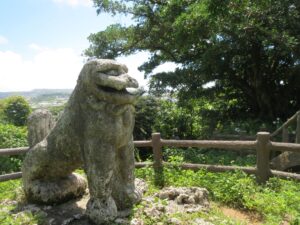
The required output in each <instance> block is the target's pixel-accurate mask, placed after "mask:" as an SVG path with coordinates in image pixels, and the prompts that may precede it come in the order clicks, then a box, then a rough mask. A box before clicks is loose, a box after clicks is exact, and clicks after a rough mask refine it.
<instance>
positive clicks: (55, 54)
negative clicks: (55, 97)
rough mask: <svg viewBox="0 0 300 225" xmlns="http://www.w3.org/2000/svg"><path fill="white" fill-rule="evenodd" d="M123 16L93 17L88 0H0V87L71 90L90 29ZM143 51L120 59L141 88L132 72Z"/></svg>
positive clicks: (126, 21) (124, 21)
mask: <svg viewBox="0 0 300 225" xmlns="http://www.w3.org/2000/svg"><path fill="white" fill-rule="evenodd" d="M113 23H121V24H130V23H131V21H130V19H129V18H126V17H122V16H116V17H111V16H110V15H107V14H102V15H98V16H97V14H96V9H95V8H94V7H93V6H92V2H91V1H90V0H1V1H0V91H21V90H23V91H24V90H31V89H34V88H73V87H74V86H75V84H76V80H77V77H78V74H79V72H80V69H81V68H82V66H83V62H84V58H83V57H82V55H81V54H82V52H83V50H84V49H86V48H87V47H88V46H89V42H88V40H87V37H88V36H89V34H90V33H95V32H98V31H100V30H104V29H105V28H106V26H108V25H110V24H113ZM147 57H148V54H147V53H139V54H138V55H135V56H130V57H126V58H125V57H121V58H119V59H118V60H119V61H121V62H122V63H125V64H126V65H127V66H128V67H129V73H130V74H131V75H133V76H134V77H135V78H137V79H138V81H139V83H140V84H141V85H142V86H144V85H145V84H146V81H145V80H144V79H143V74H142V73H140V72H139V71H138V70H137V67H138V66H139V65H140V64H142V62H143V61H145V60H146V59H147Z"/></svg>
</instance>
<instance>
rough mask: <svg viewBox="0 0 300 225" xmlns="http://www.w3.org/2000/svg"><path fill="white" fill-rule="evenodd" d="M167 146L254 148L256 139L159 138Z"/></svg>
mask: <svg viewBox="0 0 300 225" xmlns="http://www.w3.org/2000/svg"><path fill="white" fill-rule="evenodd" d="M161 143H162V145H163V146H168V147H198V148H219V149H230V150H241V149H255V147H256V141H211V140H203V141H202V140H201V141H198V140H164V139H162V140H161Z"/></svg>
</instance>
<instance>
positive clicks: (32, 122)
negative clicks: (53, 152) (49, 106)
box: [27, 109, 55, 147]
mask: <svg viewBox="0 0 300 225" xmlns="http://www.w3.org/2000/svg"><path fill="white" fill-rule="evenodd" d="M54 125H55V121H54V118H53V116H52V114H51V112H50V111H48V110H46V109H38V110H35V111H34V112H33V113H32V114H31V115H30V116H29V118H28V122H27V126H28V144H29V147H33V146H34V145H36V144H37V143H39V142H40V141H42V140H43V139H44V138H45V137H46V136H47V135H48V134H49V133H50V131H51V129H52V128H53V127H54Z"/></svg>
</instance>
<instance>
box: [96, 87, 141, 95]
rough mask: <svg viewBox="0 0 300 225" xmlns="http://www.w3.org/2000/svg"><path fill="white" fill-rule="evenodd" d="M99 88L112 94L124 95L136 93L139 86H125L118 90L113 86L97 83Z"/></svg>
mask: <svg viewBox="0 0 300 225" xmlns="http://www.w3.org/2000/svg"><path fill="white" fill-rule="evenodd" d="M97 87H98V89H99V90H101V91H105V92H107V93H111V94H122V95H136V94H137V88H125V89H121V90H117V89H115V88H112V87H108V86H102V85H97Z"/></svg>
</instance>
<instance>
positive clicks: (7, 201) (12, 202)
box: [0, 180, 41, 225]
mask: <svg viewBox="0 0 300 225" xmlns="http://www.w3.org/2000/svg"><path fill="white" fill-rule="evenodd" d="M20 188H21V181H20V180H13V181H6V182H0V224H1V225H34V224H38V223H39V221H41V216H40V215H39V214H33V213H31V212H30V211H22V212H18V207H19V204H20V202H21V200H20V198H22V192H21V189H20Z"/></svg>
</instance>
